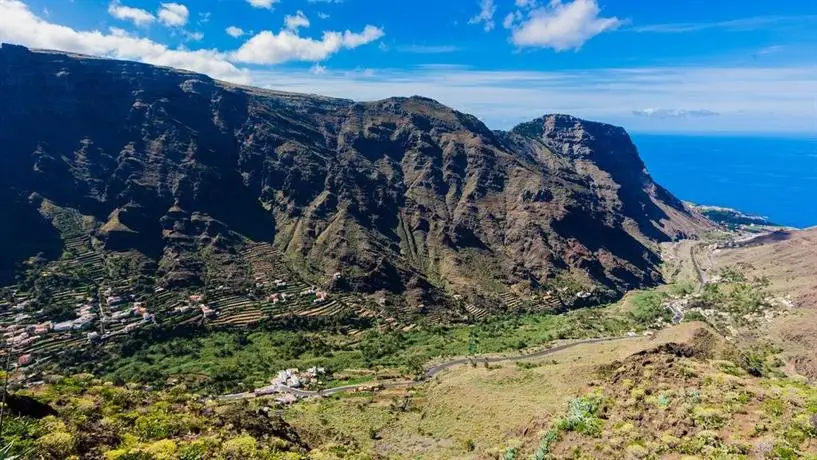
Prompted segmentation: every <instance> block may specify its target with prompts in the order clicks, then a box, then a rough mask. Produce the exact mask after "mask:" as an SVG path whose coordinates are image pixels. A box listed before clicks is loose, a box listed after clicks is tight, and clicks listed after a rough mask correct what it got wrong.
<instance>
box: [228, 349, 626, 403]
mask: <svg viewBox="0 0 817 460" xmlns="http://www.w3.org/2000/svg"><path fill="white" fill-rule="evenodd" d="M630 338H633V337H602V338H595V339H585V340H579V341H576V342H571V343H566V344H562V345H557V346H555V347H552V348H546V349H544V350H539V351H535V352H533V353H527V354H518V355H513V356H483V357H476V356H475V357H469V358H457V359H452V360H450V361H446V362H443V363H440V364H436V365H434V366H432V367H430V368H428V369H427V370H426V371H425V372H424V373H423V376H422V378H421V379H420V380H406V381H402V382H385V383H379V384H378V383H375V384H359V385H343V386H338V387H334V388H327V389H324V390H320V391H305V390H299V389H296V388H290V387H288V386H285V385H269V386H266V387H261V388H256V389H255V390H253V391H247V392H244V393H233V394H227V395H221V396H219V397H217V398H216V399H218V400H219V401H236V400H240V399H248V398H254V397H257V396H267V395H271V394H276V393H289V394H291V395H294V396H297V397H300V398H309V397H315V396H330V395H333V394H336V393H343V392H346V391H354V390H356V389H357V388H359V387H361V386H367V385H377V386H379V387H381V388H398V387H411V386H415V385H420V384H422V383H425V382H427V381H429V380H431V379H433V378H434V377H436V376H437V375H439V374H440V373H442V372H444V371H446V370H448V369H451V368H453V367H456V366H461V365H464V364H470V363H472V362H477V363H487V364H495V363H505V362H515V361H522V360H527V359H536V358H541V357H544V356H548V355H551V354H554V353H558V352H560V351H563V350H566V349H568V348H572V347H575V346H578V345H584V344H588V343H599V342H612V341H615V340H625V339H630Z"/></svg>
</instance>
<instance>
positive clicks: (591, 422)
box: [557, 396, 602, 437]
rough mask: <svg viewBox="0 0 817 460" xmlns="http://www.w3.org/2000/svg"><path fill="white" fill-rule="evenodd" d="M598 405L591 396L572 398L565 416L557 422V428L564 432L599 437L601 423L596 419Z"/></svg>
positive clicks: (596, 400)
mask: <svg viewBox="0 0 817 460" xmlns="http://www.w3.org/2000/svg"><path fill="white" fill-rule="evenodd" d="M599 403H600V401H599V399H598V398H597V397H593V396H587V397H581V398H573V399H572V400H571V401H570V408H569V410H568V413H567V416H565V417H564V418H563V419H562V420H560V421H559V423H558V424H557V427H558V428H559V429H560V430H564V431H575V432H578V433H582V434H586V435H588V436H594V437H595V436H600V435H601V428H602V421H601V420H600V419H599V418H598V417H596V411H597V410H598V408H599Z"/></svg>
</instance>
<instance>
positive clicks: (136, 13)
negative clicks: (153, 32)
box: [108, 0, 156, 26]
mask: <svg viewBox="0 0 817 460" xmlns="http://www.w3.org/2000/svg"><path fill="white" fill-rule="evenodd" d="M108 14H110V15H111V16H113V17H114V18H116V19H119V20H122V21H131V22H133V23H134V24H136V25H137V26H145V25H148V24H150V23H152V22H153V21H155V20H156V17H155V16H153V15H152V14H150V13H149V12H147V11H145V10H142V9H139V8H132V7H130V6H125V5H123V4H121V3H120V2H119V1H116V0H114V1H113V2H111V3H110V4H109V5H108Z"/></svg>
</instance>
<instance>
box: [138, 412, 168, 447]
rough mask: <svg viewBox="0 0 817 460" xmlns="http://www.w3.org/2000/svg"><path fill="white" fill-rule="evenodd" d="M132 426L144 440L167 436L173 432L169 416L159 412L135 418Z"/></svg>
mask: <svg viewBox="0 0 817 460" xmlns="http://www.w3.org/2000/svg"><path fill="white" fill-rule="evenodd" d="M133 428H134V431H136V434H137V435H138V436H139V437H140V438H141V439H142V440H144V441H153V440H158V439H164V438H169V437H171V436H172V435H173V434H174V429H173V421H172V420H171V418H170V417H169V416H167V415H165V414H161V413H158V414H156V413H154V414H150V415H143V416H141V417H139V418H137V419H136V422H135V423H134V427H133Z"/></svg>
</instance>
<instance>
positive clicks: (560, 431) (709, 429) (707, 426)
mask: <svg viewBox="0 0 817 460" xmlns="http://www.w3.org/2000/svg"><path fill="white" fill-rule="evenodd" d="M619 365H620V367H619V368H618V369H617V370H616V371H615V372H614V373H613V374H612V375H607V376H606V381H605V382H604V383H602V384H601V385H600V386H599V387H598V388H596V389H595V390H594V391H593V392H592V393H589V394H587V395H584V396H581V397H578V398H575V399H573V400H571V401H570V404H569V407H568V411H567V414H566V415H564V416H563V417H561V418H558V419H556V421H555V422H553V423H552V424H551V428H550V429H549V430H547V431H546V432H544V434H543V435H542V436H541V437H540V439H539V442H538V445H537V447H536V448H535V450H533V456H532V458H534V459H550V458H573V457H574V454H575V453H576V452H584V453H588V452H593V453H594V454H593V455H590V456H589V457H588V458H620V457H622V456H626V457H628V458H664V457H670V458H678V457H681V458H684V456H692V457H694V458H737V459H739V458H769V459H772V458H774V459H783V458H792V459H794V458H817V415H815V414H817V388H815V387H813V386H809V385H806V384H803V383H801V382H797V381H793V380H790V379H786V378H781V377H776V376H770V377H755V376H753V375H751V374H749V373H747V372H733V371H729V372H724V370H734V369H740V366H739V365H737V364H733V363H730V362H728V361H723V360H706V359H699V358H679V357H676V356H675V355H670V354H662V352H658V351H657V352H653V353H651V354H647V355H641V356H633V357H631V358H629V359H628V360H627V361H626V362H624V363H619ZM568 433H569V434H570V435H569V436H568ZM581 458H585V457H581Z"/></svg>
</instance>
